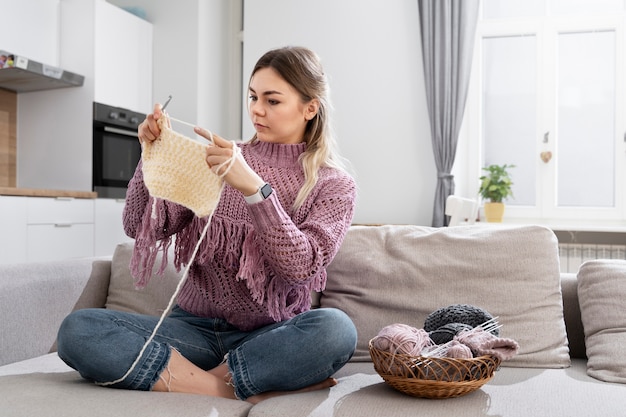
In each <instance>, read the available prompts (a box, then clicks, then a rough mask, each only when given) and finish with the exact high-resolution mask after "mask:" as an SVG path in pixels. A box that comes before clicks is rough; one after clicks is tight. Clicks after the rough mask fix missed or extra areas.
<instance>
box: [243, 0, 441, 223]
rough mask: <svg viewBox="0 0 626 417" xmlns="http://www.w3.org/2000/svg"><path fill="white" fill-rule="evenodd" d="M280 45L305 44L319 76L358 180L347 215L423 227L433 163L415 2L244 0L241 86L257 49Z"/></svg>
mask: <svg viewBox="0 0 626 417" xmlns="http://www.w3.org/2000/svg"><path fill="white" fill-rule="evenodd" d="M288 44H291V45H302V46H307V47H309V48H311V49H313V50H315V51H316V52H317V53H318V54H319V55H320V57H321V59H322V62H323V65H324V68H325V71H326V72H327V73H328V74H329V77H330V83H331V91H332V97H331V98H332V100H333V102H334V107H335V114H334V120H335V130H336V132H337V136H338V139H339V143H340V146H341V149H342V151H343V155H344V156H346V157H347V158H348V159H349V160H350V161H351V162H352V165H353V166H354V170H355V174H356V180H357V183H358V186H359V199H358V206H357V211H356V215H355V222H357V223H411V224H421V225H430V224H431V219H432V206H433V198H434V192H435V191H434V190H435V185H436V168H435V164H434V161H433V153H432V146H431V142H430V127H429V121H428V110H427V107H426V95H425V89H424V76H423V66H422V55H421V44H420V32H419V16H418V11H417V2H416V1H415V0H391V1H382V0H342V1H335V0H317V1H315V2H314V3H311V2H309V1H306V0H263V1H258V0H249V1H245V2H244V84H246V85H247V77H248V75H249V73H250V71H251V69H252V67H253V66H254V63H255V62H256V60H257V59H258V57H259V56H260V55H261V54H262V53H264V52H265V51H266V50H268V49H271V48H274V47H279V46H284V45H288ZM243 125H244V129H243V132H244V133H243V136H244V138H246V137H250V136H251V135H252V133H253V131H252V128H251V126H250V123H249V122H248V121H247V119H246V118H244V121H243Z"/></svg>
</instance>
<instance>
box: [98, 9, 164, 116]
mask: <svg viewBox="0 0 626 417" xmlns="http://www.w3.org/2000/svg"><path fill="white" fill-rule="evenodd" d="M94 30H95V49H94V54H95V57H94V60H95V68H94V71H95V74H94V75H95V76H94V82H95V85H94V101H96V102H98V103H104V104H108V105H111V106H115V107H121V108H125V109H129V110H133V111H137V112H141V113H149V112H150V111H151V110H152V104H153V103H152V32H153V30H152V24H151V23H150V22H147V21H145V20H143V19H140V18H139V17H137V16H135V15H133V14H131V13H128V12H127V11H125V10H123V9H121V8H119V7H117V6H114V5H112V4H110V3H107V2H106V1H104V0H96V3H95V27H94Z"/></svg>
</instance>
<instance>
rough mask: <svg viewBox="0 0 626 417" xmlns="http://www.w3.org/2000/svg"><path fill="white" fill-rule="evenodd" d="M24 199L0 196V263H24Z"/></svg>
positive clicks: (25, 214) (25, 215) (25, 217)
mask: <svg viewBox="0 0 626 417" xmlns="http://www.w3.org/2000/svg"><path fill="white" fill-rule="evenodd" d="M26 207H27V206H26V198H24V197H12V196H0V230H2V232H1V233H0V263H2V264H8V263H20V262H26V219H27V210H26Z"/></svg>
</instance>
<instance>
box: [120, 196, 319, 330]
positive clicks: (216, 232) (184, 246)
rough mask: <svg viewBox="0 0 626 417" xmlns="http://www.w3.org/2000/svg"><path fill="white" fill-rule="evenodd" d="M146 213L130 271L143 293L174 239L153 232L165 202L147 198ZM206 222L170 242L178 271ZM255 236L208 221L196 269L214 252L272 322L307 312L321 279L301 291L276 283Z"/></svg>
mask: <svg viewBox="0 0 626 417" xmlns="http://www.w3.org/2000/svg"><path fill="white" fill-rule="evenodd" d="M148 206H149V207H150V208H151V209H150V210H146V213H145V214H144V217H143V218H142V224H141V227H140V228H139V230H138V232H137V236H136V238H135V248H134V251H133V256H132V259H131V264H130V267H131V271H132V275H133V277H134V278H135V286H136V287H137V288H144V287H145V286H146V285H147V284H148V282H149V280H150V278H151V277H152V272H153V269H154V264H155V263H156V260H157V258H158V253H159V252H162V253H163V257H162V260H161V264H160V266H159V268H158V270H157V271H156V272H155V274H156V275H162V274H163V272H164V271H165V268H166V266H167V263H168V257H167V253H168V248H169V246H170V245H171V242H172V237H171V236H168V237H165V238H162V239H159V240H157V230H158V228H159V227H162V225H163V224H164V219H165V218H166V211H165V204H164V202H163V200H160V199H157V198H153V197H150V199H149V201H148ZM208 220H209V219H208V217H205V218H199V217H194V218H193V219H192V221H191V222H190V224H189V225H187V227H185V228H184V229H183V230H181V231H179V232H178V233H177V234H176V239H174V266H175V268H176V269H177V270H178V271H180V270H181V269H182V268H184V267H185V266H186V265H187V264H188V263H189V262H190V261H191V260H192V259H191V257H192V256H193V252H194V249H195V247H196V245H197V243H198V240H199V239H200V237H201V235H202V231H203V230H204V227H205V225H206V222H207V221H208ZM255 240H256V232H255V231H254V229H253V228H252V227H251V226H249V225H244V224H234V223H232V222H224V221H222V219H220V218H219V217H213V218H212V219H211V225H210V226H209V229H208V231H207V236H206V238H205V239H204V240H203V242H202V243H201V246H200V248H199V250H198V253H197V254H196V259H195V263H197V264H199V265H206V264H209V263H210V262H211V261H212V260H213V259H214V258H215V256H216V251H217V250H223V253H222V254H221V255H220V256H223V259H222V260H221V263H222V264H223V265H224V266H226V267H227V268H231V269H234V270H237V271H238V273H237V278H236V279H237V280H238V281H244V282H245V283H246V287H247V288H248V290H249V291H250V294H251V297H252V299H253V300H254V301H255V302H256V303H257V304H259V305H263V304H265V305H266V308H267V309H268V313H269V315H270V317H271V318H272V319H273V320H275V321H282V320H285V319H287V318H290V317H293V316H294V315H295V314H297V313H299V312H301V311H305V310H307V309H308V308H309V306H310V302H311V299H310V290H311V288H312V289H314V290H317V291H320V290H321V289H322V288H323V285H324V283H325V274H324V273H322V274H320V276H318V277H316V278H315V279H314V280H313V281H312V282H311V283H309V284H308V285H305V286H303V287H294V286H293V285H292V284H289V283H288V282H287V281H285V280H284V279H281V278H279V277H276V276H275V275H274V274H273V273H272V272H271V271H270V270H268V269H267V268H266V266H265V262H264V259H263V256H262V254H261V253H260V252H259V250H258V246H257V245H256V244H255Z"/></svg>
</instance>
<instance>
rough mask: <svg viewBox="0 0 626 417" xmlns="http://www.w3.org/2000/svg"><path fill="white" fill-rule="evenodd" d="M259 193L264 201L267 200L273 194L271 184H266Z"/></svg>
mask: <svg viewBox="0 0 626 417" xmlns="http://www.w3.org/2000/svg"><path fill="white" fill-rule="evenodd" d="M259 191H260V193H261V195H262V196H263V199H266V198H267V197H269V196H270V195H271V194H272V187H271V186H270V185H269V184H265V185H264V186H263V187H261V189H260V190H259Z"/></svg>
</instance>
